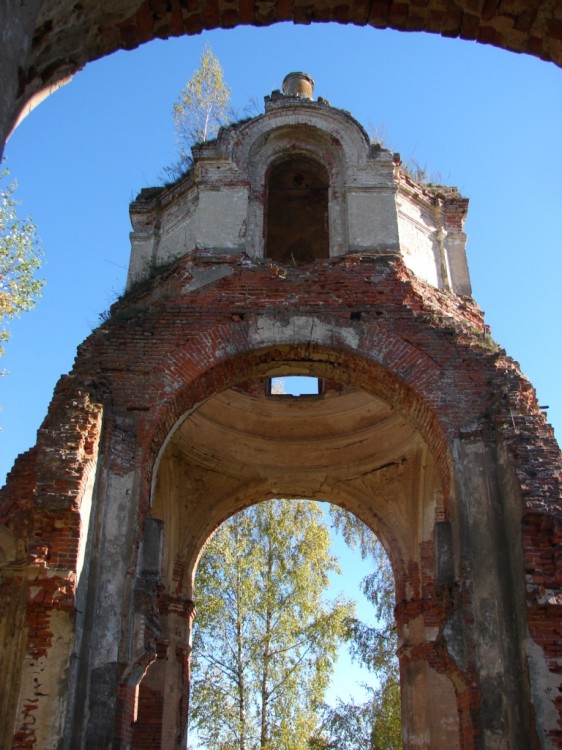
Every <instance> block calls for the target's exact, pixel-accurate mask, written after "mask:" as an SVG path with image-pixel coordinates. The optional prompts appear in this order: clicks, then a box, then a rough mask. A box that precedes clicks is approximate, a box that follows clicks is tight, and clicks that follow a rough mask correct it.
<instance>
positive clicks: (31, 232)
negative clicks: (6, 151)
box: [0, 170, 44, 355]
mask: <svg viewBox="0 0 562 750" xmlns="http://www.w3.org/2000/svg"><path fill="white" fill-rule="evenodd" d="M7 179H8V171H7V170H4V171H3V172H2V173H0V355H1V354H3V353H4V349H3V346H2V344H3V342H5V341H7V339H8V338H9V331H8V329H7V327H6V325H7V323H8V321H9V320H10V319H11V318H14V317H16V316H17V315H19V314H20V313H22V312H25V311H26V310H30V309H31V308H32V307H33V306H34V305H35V303H36V301H37V298H38V297H39V296H40V294H41V289H42V287H43V284H44V280H43V279H38V278H37V276H36V273H37V271H38V269H39V267H40V266H41V256H42V251H41V249H40V247H39V242H38V239H37V230H36V228H35V225H34V224H33V222H32V221H31V220H30V219H21V218H20V217H18V214H17V206H18V201H16V200H15V198H14V191H15V189H16V183H15V182H12V183H10V184H8V185H7V186H4V184H2V181H4V182H5V181H6V180H7Z"/></svg>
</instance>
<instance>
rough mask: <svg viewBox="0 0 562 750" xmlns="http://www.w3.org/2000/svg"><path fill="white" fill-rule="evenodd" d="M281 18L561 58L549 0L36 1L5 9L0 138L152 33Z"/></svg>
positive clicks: (560, 29) (560, 36)
mask: <svg viewBox="0 0 562 750" xmlns="http://www.w3.org/2000/svg"><path fill="white" fill-rule="evenodd" d="M280 21H294V22H295V23H304V24H308V23H311V22H318V21H321V22H326V21H335V22H338V23H352V24H356V25H358V26H372V27H374V28H381V29H385V28H390V29H396V30H397V31H427V32H430V33H433V34H440V35H441V36H445V37H458V38H461V39H467V40H475V41H478V42H481V43H483V44H492V45H494V46H496V47H502V48H504V49H506V50H512V51H514V52H525V53H528V54H531V55H535V56H536V57H539V58H541V59H543V60H547V61H552V62H554V63H556V64H557V65H561V64H562V15H561V14H560V9H559V4H558V3H556V2H552V1H551V0H519V2H517V3H504V2H502V3H499V2H491V0H479V1H478V2H475V1H474V0H451V2H443V0H421V1H420V0H366V1H365V2H354V3H351V2H341V0H309V2H308V3H295V2H281V1H280V0H271V2H268V3H259V2H255V3H249V2H238V3H232V2H229V0H201V1H200V2H194V0H122V2H120V3H118V4H117V3H108V2H95V0H82V2H80V3H76V2H74V0H72V2H70V0H60V1H58V2H55V0H30V2H26V3H17V4H16V3H10V2H5V3H2V5H1V6H0V28H2V29H3V41H2V47H1V49H0V136H1V143H2V144H3V143H4V142H5V140H6V138H7V136H8V134H9V133H10V131H11V129H12V128H13V126H14V123H15V122H16V121H17V118H18V116H19V115H20V114H21V113H22V111H24V110H25V108H26V107H30V106H31V107H32V106H34V104H36V103H37V102H38V101H40V100H41V99H42V98H44V97H45V96H46V95H47V94H48V93H49V92H50V91H51V90H52V89H53V87H57V85H60V83H61V82H63V81H64V80H65V79H68V77H69V76H72V75H73V74H74V73H76V72H77V71H78V70H80V69H81V68H82V67H84V65H85V64H86V63H88V62H91V61H92V60H96V59H98V58H100V57H104V56H105V55H109V54H111V53H112V52H115V51H116V50H119V49H128V50H130V49H134V48H135V47H138V46H139V45H140V44H143V43H144V42H148V41H151V40H152V39H167V38H169V37H173V36H183V35H190V34H198V33H200V32H201V31H204V30H212V29H219V28H221V29H228V28H233V27H235V26H240V25H253V26H269V25H271V24H273V23H277V22H280Z"/></svg>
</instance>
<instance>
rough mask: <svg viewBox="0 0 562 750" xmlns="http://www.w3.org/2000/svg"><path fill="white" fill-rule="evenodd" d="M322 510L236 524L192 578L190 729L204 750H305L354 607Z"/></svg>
mask: <svg viewBox="0 0 562 750" xmlns="http://www.w3.org/2000/svg"><path fill="white" fill-rule="evenodd" d="M335 570H337V562H336V559H335V558H334V557H332V556H331V554H330V535H329V530H328V527H327V526H326V524H325V523H324V522H323V519H322V512H321V510H320V509H319V508H318V506H317V504H316V503H313V502H310V501H304V500H299V501H296V500H293V501H288V500H272V501H268V502H265V503H261V504H259V505H256V506H254V507H252V508H250V509H248V510H246V511H244V512H242V513H239V514H238V515H237V516H235V517H233V518H232V519H230V520H229V521H227V522H226V523H225V524H223V525H222V526H221V527H220V529H219V530H218V531H217V532H216V534H215V535H214V537H213V538H212V539H211V541H210V542H209V544H208V546H207V547H206V549H205V551H204V553H203V556H202V558H201V561H200V563H199V569H198V571H197V577H196V592H197V595H198V596H197V602H198V617H197V620H196V625H195V630H194V638H193V655H192V658H193V671H192V675H193V679H192V698H191V703H190V705H191V728H192V729H195V730H196V733H197V736H198V738H199V739H200V740H201V742H202V743H203V745H204V746H205V747H213V748H222V749H223V750H257V749H258V748H259V750H289V749H290V750H301V749H302V750H304V749H305V748H307V747H308V740H309V738H310V737H311V736H312V735H313V734H314V732H315V729H316V726H317V723H318V710H319V708H320V706H321V705H322V702H323V698H324V693H325V691H326V689H327V687H328V684H329V679H330V675H331V671H332V665H333V663H334V661H335V659H336V655H337V649H338V644H339V642H340V640H341V638H342V637H343V635H344V632H345V626H344V622H345V619H346V616H348V615H349V614H350V609H349V607H350V605H349V604H347V603H344V602H341V601H337V602H334V603H330V604H328V603H327V602H326V601H325V599H324V594H325V591H326V588H327V586H328V574H329V573H330V571H335Z"/></svg>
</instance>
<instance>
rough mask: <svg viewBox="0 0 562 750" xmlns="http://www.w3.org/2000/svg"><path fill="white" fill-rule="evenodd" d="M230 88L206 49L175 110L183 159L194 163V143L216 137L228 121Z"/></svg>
mask: <svg viewBox="0 0 562 750" xmlns="http://www.w3.org/2000/svg"><path fill="white" fill-rule="evenodd" d="M229 101H230V88H229V87H228V86H227V85H226V83H225V81H224V74H223V70H222V67H221V64H220V62H219V61H218V59H217V58H216V57H215V55H214V54H213V51H212V50H211V48H210V47H205V49H204V50H203V55H202V56H201V67H199V68H198V69H197V70H196V71H195V73H194V74H193V76H192V77H191V78H190V79H189V81H188V82H187V83H186V84H185V86H184V88H183V89H182V91H181V92H180V96H179V99H178V100H177V101H176V102H175V104H174V107H173V115H174V124H175V127H176V136H177V141H178V146H179V151H180V160H181V161H182V162H187V161H189V160H190V150H191V147H192V146H193V144H195V143H202V142H204V141H207V140H209V139H210V138H214V137H215V136H216V134H217V133H218V131H219V128H220V127H221V126H222V125H225V124H226V123H227V122H228V119H229V118H228V103H229Z"/></svg>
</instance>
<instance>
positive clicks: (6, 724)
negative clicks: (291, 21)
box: [0, 75, 562, 750]
mask: <svg viewBox="0 0 562 750" xmlns="http://www.w3.org/2000/svg"><path fill="white" fill-rule="evenodd" d="M287 85H288V87H289V88H287V89H286V91H285V93H283V94H282V93H280V92H274V93H273V94H272V95H271V97H268V98H267V100H266V111H265V114H264V115H262V116H259V117H256V118H253V119H251V120H249V121H247V122H242V123H239V124H237V125H233V126H231V127H229V128H226V129H224V130H223V131H222V132H221V133H220V134H219V137H218V138H217V140H216V141H213V142H211V143H207V144H203V145H202V146H199V147H197V148H195V149H194V161H193V165H192V167H191V169H190V170H189V172H188V173H187V174H186V175H185V176H184V177H183V178H181V179H180V180H178V181H177V182H176V183H175V184H173V185H170V186H169V187H166V188H158V189H154V188H151V189H147V190H145V191H143V192H142V193H141V195H140V196H139V198H137V200H136V201H135V202H134V203H133V204H132V206H131V218H132V223H133V232H132V235H131V237H132V252H131V264H130V269H129V277H128V283H127V289H128V291H127V293H126V294H125V295H124V297H123V298H122V299H121V300H119V301H118V302H117V303H115V305H113V307H112V309H111V314H110V316H109V318H108V320H107V321H105V322H104V324H103V325H101V326H100V327H99V328H98V329H97V330H96V331H94V332H93V333H92V334H91V336H90V337H89V338H88V339H87V340H86V341H85V342H84V343H83V344H82V345H81V346H80V347H79V350H78V353H77V357H76V361H75V364H74V367H73V369H72V371H71V372H70V373H69V374H68V375H65V376H63V377H62V378H61V380H60V381H59V383H58V385H57V387H56V390H55V393H54V396H53V400H52V403H51V405H50V408H49V412H48V414H47V416H46V418H45V420H44V422H43V424H42V425H41V427H40V429H39V431H38V437H37V444H36V445H35V446H34V447H33V448H31V449H30V450H29V451H27V452H26V453H25V454H23V455H22V456H20V457H19V458H18V460H17V462H16V464H15V466H14V468H13V470H12V471H11V472H10V475H9V476H8V480H7V484H6V486H5V487H4V488H3V489H2V491H1V493H0V576H1V578H0V584H1V588H0V671H1V673H2V675H3V682H2V685H1V687H0V747H1V748H20V749H22V750H23V749H24V748H25V749H26V750H31V749H33V750H51V749H52V750H55V748H56V750H60V749H61V748H62V750H78V749H79V748H85V749H87V750H90V749H93V748H96V749H97V748H112V749H113V750H115V749H117V748H120V749H121V748H123V749H125V748H134V749H135V750H139V749H140V748H161V750H170V749H171V748H178V750H179V748H182V750H183V748H184V747H185V741H186V731H187V724H188V714H189V693H188V684H189V663H190V651H191V625H192V621H193V618H194V616H195V604H197V605H198V606H204V601H205V591H204V590H199V589H198V587H197V575H196V573H197V562H198V560H199V557H200V555H201V553H202V550H203V548H204V545H205V543H206V541H207V540H208V539H209V536H210V535H211V534H212V532H213V531H214V529H216V528H217V527H218V526H219V525H220V524H221V523H222V522H223V521H224V520H225V519H226V518H228V517H229V516H231V515H233V514H234V513H236V512H238V511H240V510H241V509H242V508H244V507H247V506H248V505H251V504H253V503H257V502H260V501H263V500H266V499H268V498H272V497H287V498H291V497H292V498H298V497H309V498H315V499H320V500H326V501H329V502H332V503H335V504H337V505H340V506H341V507H344V508H347V509H348V510H350V511H352V512H353V513H355V514H356V515H357V516H358V517H359V518H361V519H362V520H363V521H364V522H365V523H366V524H367V525H368V526H369V528H370V529H371V530H372V531H373V532H374V533H376V534H377V535H378V537H379V539H380V540H381V542H382V544H383V545H384V546H385V548H386V550H387V553H388V556H389V559H390V562H391V564H392V568H393V572H394V577H395V583H396V608H395V615H396V626H397V630H398V635H399V650H398V656H399V659H400V675H401V696H402V726H403V738H404V747H405V748H406V750H414V748H415V749H416V750H418V749H419V748H424V749H425V750H500V749H501V750H530V749H531V750H538V749H539V748H540V749H541V750H552V748H557V747H558V748H559V747H562V725H561V723H560V715H561V711H562V701H561V694H560V689H561V680H560V676H561V670H562V665H561V663H560V622H561V621H562V593H561V586H560V584H561V578H560V575H561V568H560V544H561V538H562V537H561V520H562V505H561V491H560V478H561V461H560V450H559V448H558V446H557V444H556V441H555V439H554V435H553V432H552V429H551V428H550V426H549V425H548V423H547V422H546V420H545V416H544V414H543V412H542V411H541V409H540V407H539V405H538V403H537V400H536V397H535V393H534V390H533V388H532V386H531V384H530V383H529V382H528V380H527V379H526V378H525V377H524V376H523V375H522V374H521V372H520V371H519V368H518V365H517V363H515V362H513V360H511V359H510V358H509V357H508V356H507V355H506V353H505V352H504V351H503V350H502V349H501V348H500V347H499V346H498V345H497V344H496V343H495V342H494V341H493V339H491V337H490V335H489V329H488V326H487V325H486V323H485V320H484V318H483V315H482V312H481V311H480V310H479V308H478V306H477V304H476V303H475V301H474V300H473V299H472V298H471V297H470V282H469V277H468V271H467V267H466V258H465V252H464V242H465V237H464V234H463V230H462V227H463V221H464V217H465V213H466V208H467V202H466V200H465V199H464V198H462V197H461V196H459V195H458V193H457V192H456V191H455V190H454V189H448V188H442V187H434V186H433V187H432V186H424V185H421V184H418V183H416V182H415V181H414V180H412V179H411V178H410V177H409V176H408V175H407V174H405V173H404V172H403V170H402V169H401V167H400V162H399V159H398V158H397V157H396V156H395V155H394V154H392V153H391V152H389V151H387V150H385V149H383V148H381V147H379V146H374V145H371V144H369V141H368V138H367V137H366V135H365V132H364V131H363V129H362V128H361V127H360V126H359V125H358V124H357V122H355V121H354V120H353V118H352V117H351V116H350V115H349V114H347V113H345V112H342V111H340V110H337V109H335V108H333V107H330V105H329V104H328V103H327V102H325V101H322V100H317V101H314V100H313V99H312V91H311V88H310V86H311V81H310V79H309V77H308V76H305V75H300V76H296V77H295V76H292V77H289V81H288V82H287ZM293 86H295V87H296V88H292V87H293ZM476 251H477V250H476ZM289 374H297V375H312V376H315V377H317V378H318V379H319V383H320V388H319V393H318V394H317V395H314V396H306V397H290V396H282V397H279V396H275V395H272V393H271V388H270V387H269V386H270V382H271V379H272V378H274V377H277V376H286V375H289Z"/></svg>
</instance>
